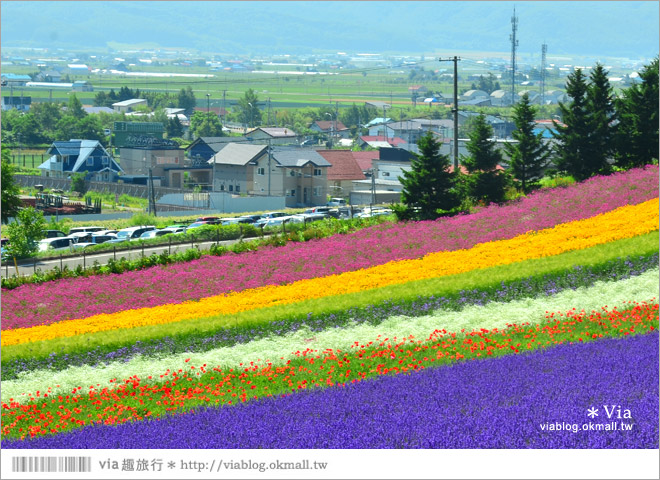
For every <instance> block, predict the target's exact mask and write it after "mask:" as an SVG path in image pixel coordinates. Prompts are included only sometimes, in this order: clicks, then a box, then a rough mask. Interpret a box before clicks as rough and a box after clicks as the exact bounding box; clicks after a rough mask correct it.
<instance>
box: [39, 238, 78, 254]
mask: <svg viewBox="0 0 660 480" xmlns="http://www.w3.org/2000/svg"><path fill="white" fill-rule="evenodd" d="M74 243H76V239H75V238H72V237H57V238H44V239H43V240H39V243H38V248H39V251H40V252H46V251H53V250H71V246H72V245H73V244H74Z"/></svg>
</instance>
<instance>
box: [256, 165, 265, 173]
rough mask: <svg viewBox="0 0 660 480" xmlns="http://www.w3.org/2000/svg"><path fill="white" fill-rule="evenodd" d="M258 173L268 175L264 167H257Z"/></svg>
mask: <svg viewBox="0 0 660 480" xmlns="http://www.w3.org/2000/svg"><path fill="white" fill-rule="evenodd" d="M257 175H266V169H265V168H264V167H259V168H257Z"/></svg>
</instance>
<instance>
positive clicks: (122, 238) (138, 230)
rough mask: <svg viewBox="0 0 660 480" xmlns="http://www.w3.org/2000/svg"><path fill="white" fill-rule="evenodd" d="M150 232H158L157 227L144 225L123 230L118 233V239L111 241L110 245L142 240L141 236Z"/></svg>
mask: <svg viewBox="0 0 660 480" xmlns="http://www.w3.org/2000/svg"><path fill="white" fill-rule="evenodd" d="M150 230H156V227H155V226H153V225H149V226H146V225H142V226H140V227H128V228H122V229H121V230H119V231H118V232H117V238H116V239H114V240H110V241H109V242H108V243H119V242H126V241H134V240H137V239H138V238H140V235H142V234H143V233H144V232H148V231H150Z"/></svg>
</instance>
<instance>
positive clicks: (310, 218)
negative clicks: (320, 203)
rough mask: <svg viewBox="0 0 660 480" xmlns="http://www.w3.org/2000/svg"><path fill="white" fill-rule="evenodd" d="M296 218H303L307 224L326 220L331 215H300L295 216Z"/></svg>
mask: <svg viewBox="0 0 660 480" xmlns="http://www.w3.org/2000/svg"><path fill="white" fill-rule="evenodd" d="M294 217H298V218H302V219H303V221H304V222H305V223H310V222H318V221H319V220H325V219H327V218H330V215H328V214H327V213H301V214H299V215H294Z"/></svg>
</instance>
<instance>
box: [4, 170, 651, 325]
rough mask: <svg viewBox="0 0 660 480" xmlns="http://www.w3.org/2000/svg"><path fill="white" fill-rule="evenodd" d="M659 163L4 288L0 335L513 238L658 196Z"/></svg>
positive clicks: (353, 269)
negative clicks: (487, 201)
mask: <svg viewBox="0 0 660 480" xmlns="http://www.w3.org/2000/svg"><path fill="white" fill-rule="evenodd" d="M658 181H659V179H658V166H647V167H645V168H638V169H633V170H630V171H628V172H622V173H617V174H614V175H610V176H600V177H594V178H591V179H589V180H587V181H585V182H582V183H580V184H575V185H572V186H569V187H566V188H557V189H548V190H543V191H538V192H535V193H533V194H531V195H529V196H528V197H525V198H522V199H520V200H519V201H516V202H513V203H510V204H507V205H503V206H497V205H491V206H488V207H483V208H481V209H479V210H478V211H477V212H475V213H472V214H469V215H461V216H457V217H452V218H442V219H439V220H436V221H426V222H409V223H386V224H381V225H379V226H376V227H372V228H368V229H365V230H361V231H358V232H355V233H353V234H350V235H337V236H334V237H330V238H325V239H319V240H314V241H310V242H306V243H291V244H287V245H286V246H284V247H278V248H276V247H272V248H265V249H263V250H259V251H258V252H249V253H243V254H240V255H236V254H228V255H225V256H222V257H214V256H204V257H203V258H201V259H199V260H196V261H192V262H188V263H184V264H177V265H168V266H159V267H153V268H150V269H147V270H141V271H135V272H127V273H124V274H122V275H111V276H99V277H92V278H74V279H64V280H60V281H56V282H48V283H44V284H41V285H24V286H22V287H19V288H17V289H14V290H8V291H3V292H2V330H7V329H13V328H24V327H29V326H34V325H41V324H49V323H54V322H58V321H61V320H66V319H72V318H84V317H88V316H92V315H96V314H99V313H112V312H117V311H121V310H125V309H128V308H131V309H134V308H142V307H152V306H156V305H162V304H166V303H181V302H184V301H187V300H196V299H199V298H203V297H207V296H210V295H217V294H220V293H223V292H229V291H240V290H244V289H248V288H255V287H260V286H264V285H280V284H285V283H290V282H294V281H296V280H301V279H306V278H315V277H321V276H326V275H332V274H335V273H341V272H346V271H355V270H358V269H361V268H366V267H371V266H373V265H378V264H383V263H386V262H389V261H392V260H401V259H411V258H419V257H421V256H423V255H425V254H427V253H430V252H435V251H441V250H448V251H451V250H458V249H463V248H470V247H472V246H474V245H475V244H478V243H484V242H489V241H493V240H500V239H505V238H512V237H515V236H517V235H520V234H523V233H525V232H528V231H530V230H540V229H544V228H549V227H552V226H554V225H557V224H559V223H565V222H570V221H574V220H580V219H583V218H588V217H591V216H594V215H597V214H600V213H603V212H607V211H610V210H613V209H615V208H618V207H620V206H623V205H632V204H638V203H641V202H644V201H646V200H650V199H652V198H656V197H657V196H658Z"/></svg>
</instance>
